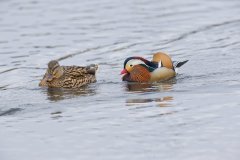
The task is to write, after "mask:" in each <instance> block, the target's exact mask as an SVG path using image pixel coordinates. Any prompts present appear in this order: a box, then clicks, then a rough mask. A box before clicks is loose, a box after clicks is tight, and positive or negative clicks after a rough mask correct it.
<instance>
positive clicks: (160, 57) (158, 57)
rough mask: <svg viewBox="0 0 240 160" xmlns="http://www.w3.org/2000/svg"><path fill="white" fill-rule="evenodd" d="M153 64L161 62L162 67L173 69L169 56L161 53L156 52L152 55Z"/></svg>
mask: <svg viewBox="0 0 240 160" xmlns="http://www.w3.org/2000/svg"><path fill="white" fill-rule="evenodd" d="M152 61H153V62H157V63H159V62H161V63H162V66H163V67H166V68H169V69H173V62H172V60H171V58H170V56H169V55H167V54H165V53H163V52H158V53H155V54H154V55H153V59H152Z"/></svg>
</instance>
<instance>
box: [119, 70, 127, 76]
mask: <svg viewBox="0 0 240 160" xmlns="http://www.w3.org/2000/svg"><path fill="white" fill-rule="evenodd" d="M127 73H128V71H127V70H126V69H123V70H122V71H121V73H120V75H123V74H127Z"/></svg>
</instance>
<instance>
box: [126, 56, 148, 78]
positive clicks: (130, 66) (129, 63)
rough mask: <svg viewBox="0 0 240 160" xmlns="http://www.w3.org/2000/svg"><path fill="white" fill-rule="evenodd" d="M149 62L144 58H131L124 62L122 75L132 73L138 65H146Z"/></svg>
mask: <svg viewBox="0 0 240 160" xmlns="http://www.w3.org/2000/svg"><path fill="white" fill-rule="evenodd" d="M146 63H148V61H147V60H146V59H144V58H142V57H129V58H127V59H126V60H125V61H124V65H123V70H122V71H121V74H127V73H130V72H131V71H132V69H133V67H134V66H136V65H140V64H142V65H146Z"/></svg>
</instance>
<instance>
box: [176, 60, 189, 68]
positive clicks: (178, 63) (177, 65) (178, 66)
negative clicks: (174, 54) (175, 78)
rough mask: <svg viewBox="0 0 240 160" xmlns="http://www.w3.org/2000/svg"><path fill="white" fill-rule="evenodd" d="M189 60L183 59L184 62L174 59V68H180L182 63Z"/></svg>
mask: <svg viewBox="0 0 240 160" xmlns="http://www.w3.org/2000/svg"><path fill="white" fill-rule="evenodd" d="M187 62H188V60H186V61H182V62H178V61H173V66H174V68H180V67H181V66H182V65H184V64H185V63H187Z"/></svg>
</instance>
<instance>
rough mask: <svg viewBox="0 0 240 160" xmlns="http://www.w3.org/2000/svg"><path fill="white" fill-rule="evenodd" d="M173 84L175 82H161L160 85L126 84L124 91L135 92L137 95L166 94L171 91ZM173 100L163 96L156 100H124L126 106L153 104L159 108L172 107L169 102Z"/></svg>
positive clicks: (170, 97)
mask: <svg viewBox="0 0 240 160" xmlns="http://www.w3.org/2000/svg"><path fill="white" fill-rule="evenodd" d="M175 83H176V81H175V80H171V81H167V82H162V83H127V84H126V90H127V91H129V92H135V93H136V92H137V93H149V92H153V93H156V92H160V93H161V92H162V93H164V92H165V93H166V92H168V91H171V90H172V88H173V85H174V84H175ZM146 96H147V95H146ZM146 96H145V97H146ZM140 97H141V96H140ZM173 100H174V98H173V97H172V96H163V97H156V98H131V99H127V100H126V105H127V106H132V105H139V104H150V103H155V105H157V106H160V107H170V106H172V104H171V102H172V101H173Z"/></svg>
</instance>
